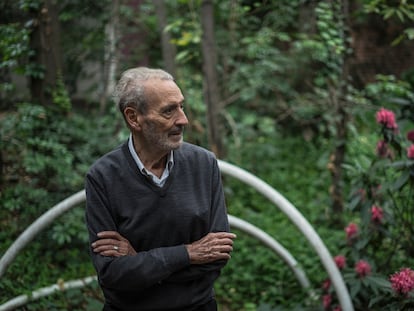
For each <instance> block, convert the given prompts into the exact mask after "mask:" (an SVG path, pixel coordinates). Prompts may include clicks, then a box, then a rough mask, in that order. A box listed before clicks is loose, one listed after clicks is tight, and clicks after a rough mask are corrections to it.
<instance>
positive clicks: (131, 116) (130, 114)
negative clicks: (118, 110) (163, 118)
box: [124, 107, 141, 130]
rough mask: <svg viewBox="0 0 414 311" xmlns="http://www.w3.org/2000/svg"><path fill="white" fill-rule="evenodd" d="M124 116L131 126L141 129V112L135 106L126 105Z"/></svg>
mask: <svg viewBox="0 0 414 311" xmlns="http://www.w3.org/2000/svg"><path fill="white" fill-rule="evenodd" d="M124 116H125V120H126V121H127V123H128V125H129V127H130V128H132V129H134V130H140V129H141V124H140V122H139V119H140V117H139V113H138V112H137V110H136V109H135V108H132V107H126V108H125V109H124Z"/></svg>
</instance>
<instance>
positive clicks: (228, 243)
mask: <svg viewBox="0 0 414 311" xmlns="http://www.w3.org/2000/svg"><path fill="white" fill-rule="evenodd" d="M235 238H236V235H235V234H233V233H229V232H211V233H209V234H207V235H206V236H204V237H203V238H201V239H200V240H198V241H195V242H193V243H192V244H188V245H186V248H187V251H188V255H189V256H190V262H191V264H205V263H210V262H213V261H216V260H223V259H224V260H229V259H230V258H231V256H230V253H231V252H232V251H233V239H235Z"/></svg>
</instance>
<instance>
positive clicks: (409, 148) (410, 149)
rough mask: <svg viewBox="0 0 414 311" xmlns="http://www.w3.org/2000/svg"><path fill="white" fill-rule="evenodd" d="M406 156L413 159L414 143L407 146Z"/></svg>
mask: <svg viewBox="0 0 414 311" xmlns="http://www.w3.org/2000/svg"><path fill="white" fill-rule="evenodd" d="M407 157H408V158H409V159H414V145H411V146H410V147H408V148H407Z"/></svg>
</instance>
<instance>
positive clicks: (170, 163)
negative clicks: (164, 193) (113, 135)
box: [128, 134, 174, 187]
mask: <svg viewBox="0 0 414 311" xmlns="http://www.w3.org/2000/svg"><path fill="white" fill-rule="evenodd" d="M128 148H129V152H130V153H131V155H132V157H133V158H134V160H135V163H136V164H137V167H138V169H139V171H140V172H141V173H142V174H143V175H144V176H147V177H149V178H150V179H151V181H152V182H154V184H156V185H157V186H158V187H162V186H164V184H165V181H166V180H167V178H168V176H170V171H171V170H172V168H173V166H174V153H173V151H172V150H171V152H170V154H169V156H168V159H167V165H166V166H165V169H164V172H163V173H162V175H161V178H158V176H155V175H154V174H153V173H151V172H149V171H148V170H147V169H146V168H145V166H144V164H143V163H142V161H141V159H140V158H139V156H138V154H137V153H136V151H135V148H134V142H133V141H132V135H131V134H130V135H129V140H128Z"/></svg>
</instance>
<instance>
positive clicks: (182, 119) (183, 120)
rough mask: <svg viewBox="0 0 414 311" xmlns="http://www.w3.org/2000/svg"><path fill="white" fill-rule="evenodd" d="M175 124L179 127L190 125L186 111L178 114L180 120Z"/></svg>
mask: <svg viewBox="0 0 414 311" xmlns="http://www.w3.org/2000/svg"><path fill="white" fill-rule="evenodd" d="M175 123H176V124H177V125H187V124H188V119H187V116H186V115H185V112H184V109H182V108H181V109H180V110H179V112H178V118H177V121H175Z"/></svg>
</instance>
